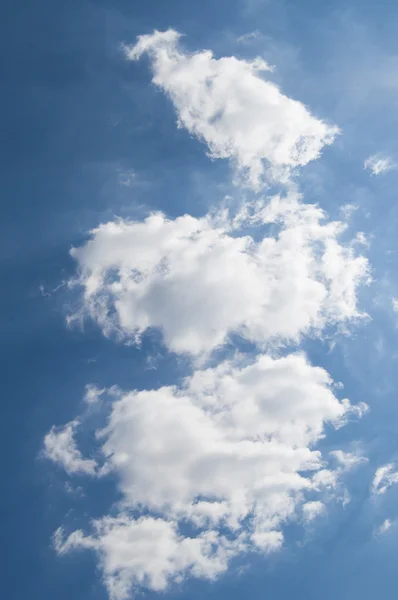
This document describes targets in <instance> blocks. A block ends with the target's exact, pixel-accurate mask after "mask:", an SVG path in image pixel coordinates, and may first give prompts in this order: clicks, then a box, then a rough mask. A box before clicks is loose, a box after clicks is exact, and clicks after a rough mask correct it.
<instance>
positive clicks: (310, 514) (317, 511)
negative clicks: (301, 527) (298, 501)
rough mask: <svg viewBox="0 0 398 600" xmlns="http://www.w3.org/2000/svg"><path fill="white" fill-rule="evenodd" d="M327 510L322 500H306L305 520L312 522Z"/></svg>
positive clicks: (304, 508) (304, 506) (304, 507)
mask: <svg viewBox="0 0 398 600" xmlns="http://www.w3.org/2000/svg"><path fill="white" fill-rule="evenodd" d="M325 511H326V506H325V505H324V504H323V503H322V502H319V501H314V502H306V503H305V504H304V505H303V520H304V521H305V523H311V521H313V520H314V519H316V518H317V517H319V516H320V515H322V514H324V513H325Z"/></svg>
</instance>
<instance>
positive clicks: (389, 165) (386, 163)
mask: <svg viewBox="0 0 398 600" xmlns="http://www.w3.org/2000/svg"><path fill="white" fill-rule="evenodd" d="M363 166H364V169H369V170H370V171H371V172H372V173H371V174H372V175H381V174H382V173H387V171H391V170H392V169H396V167H397V165H396V164H395V163H394V162H393V160H392V159H391V158H390V157H389V156H383V155H382V154H372V155H371V156H369V158H367V159H366V160H365V162H364V165H363Z"/></svg>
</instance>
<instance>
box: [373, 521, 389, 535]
mask: <svg viewBox="0 0 398 600" xmlns="http://www.w3.org/2000/svg"><path fill="white" fill-rule="evenodd" d="M392 525H393V523H392V522H391V521H390V519H386V520H385V521H383V523H382V524H381V525H380V526H379V527H377V529H376V535H383V533H386V532H387V531H388V530H389V529H390V528H391V526H392Z"/></svg>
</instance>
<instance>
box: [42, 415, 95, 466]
mask: <svg viewBox="0 0 398 600" xmlns="http://www.w3.org/2000/svg"><path fill="white" fill-rule="evenodd" d="M78 426H79V421H77V420H76V421H71V422H70V423H67V425H65V426H64V427H62V428H58V429H57V428H55V427H52V429H51V430H50V431H49V432H48V434H47V435H46V436H45V438H44V456H45V457H46V458H48V459H49V460H51V461H53V462H55V463H57V464H58V465H60V466H61V467H62V468H63V469H65V471H66V472H67V473H69V474H70V475H71V474H73V473H80V474H86V475H94V473H95V471H96V467H97V464H96V462H95V460H91V459H87V458H83V457H82V454H81V452H80V450H79V449H78V448H77V445H76V440H75V431H76V428H77V427H78Z"/></svg>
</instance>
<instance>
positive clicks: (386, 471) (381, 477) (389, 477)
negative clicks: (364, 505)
mask: <svg viewBox="0 0 398 600" xmlns="http://www.w3.org/2000/svg"><path fill="white" fill-rule="evenodd" d="M394 468H395V467H394V465H393V464H392V463H389V464H387V465H383V466H382V467H379V468H378V469H377V470H376V473H375V476H374V478H373V481H372V492H373V494H375V495H380V494H384V493H385V492H386V491H387V490H388V488H390V487H391V486H392V485H393V484H394V483H398V471H394Z"/></svg>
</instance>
